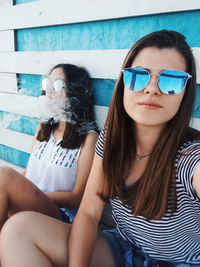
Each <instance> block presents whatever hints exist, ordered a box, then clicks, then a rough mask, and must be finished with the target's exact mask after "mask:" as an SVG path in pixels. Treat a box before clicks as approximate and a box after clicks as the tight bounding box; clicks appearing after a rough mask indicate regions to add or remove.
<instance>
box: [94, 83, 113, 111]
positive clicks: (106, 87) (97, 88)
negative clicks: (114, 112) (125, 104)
mask: <svg viewBox="0 0 200 267" xmlns="http://www.w3.org/2000/svg"><path fill="white" fill-rule="evenodd" d="M114 86H115V80H111V79H110V80H109V79H107V80H104V79H94V80H93V84H92V87H93V94H94V104H95V105H99V106H107V107H108V106H109V105H110V100H111V97H112V94H113V90H114Z"/></svg>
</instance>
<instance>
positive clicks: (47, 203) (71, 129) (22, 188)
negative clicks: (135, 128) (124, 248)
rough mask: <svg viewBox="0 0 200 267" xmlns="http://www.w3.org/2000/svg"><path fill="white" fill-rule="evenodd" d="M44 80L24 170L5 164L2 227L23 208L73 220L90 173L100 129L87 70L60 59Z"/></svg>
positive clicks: (0, 191) (0, 183) (0, 172)
mask: <svg viewBox="0 0 200 267" xmlns="http://www.w3.org/2000/svg"><path fill="white" fill-rule="evenodd" d="M42 85H43V90H44V91H45V94H46V95H45V96H41V97H40V98H39V100H40V104H41V105H42V106H41V110H42V114H41V121H42V122H41V124H40V126H39V128H38V131H37V133H36V138H35V140H34V143H35V145H34V149H33V151H32V153H31V156H30V159H29V162H28V165H27V168H26V173H25V176H23V175H21V174H20V173H18V172H16V171H14V170H13V169H11V168H7V167H1V168H0V202H1V205H0V228H1V227H2V226H3V224H4V223H5V221H6V220H7V218H8V216H10V215H13V214H14V213H16V212H19V211H24V210H32V211H37V212H41V213H43V214H46V215H49V216H52V217H54V218H57V219H61V220H64V221H67V222H71V221H73V219H74V216H75V213H76V211H77V208H78V206H79V204H80V201H81V198H82V194H83V191H84V188H85V185H86V181H87V178H88V175H89V171H90V168H91V164H92V160H93V155H94V152H93V151H94V144H95V142H96V139H97V133H96V132H95V131H94V130H95V128H96V124H95V121H94V116H93V102H92V94H91V79H90V77H89V74H88V72H87V71H86V70H85V69H83V68H80V67H77V66H75V65H72V64H59V65H56V66H55V67H54V68H53V69H52V70H51V72H50V74H49V77H48V78H45V79H44V80H43V81H42Z"/></svg>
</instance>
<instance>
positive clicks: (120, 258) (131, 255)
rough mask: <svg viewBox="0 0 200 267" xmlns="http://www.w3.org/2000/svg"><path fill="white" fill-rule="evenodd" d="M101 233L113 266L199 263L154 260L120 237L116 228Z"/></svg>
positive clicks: (165, 266)
mask: <svg viewBox="0 0 200 267" xmlns="http://www.w3.org/2000/svg"><path fill="white" fill-rule="evenodd" d="M102 234H103V235H104V236H105V237H106V239H107V241H108V244H109V246H110V248H111V251H112V254H113V257H114V261H115V267H197V266H200V264H190V263H178V262H169V261H161V260H154V259H152V258H150V257H149V255H148V254H146V253H145V252H144V251H143V250H142V249H140V248H138V247H136V246H134V245H133V244H131V243H130V242H128V241H126V240H124V239H122V237H121V236H120V235H119V233H118V232H117V230H116V229H113V230H104V231H103V232H102Z"/></svg>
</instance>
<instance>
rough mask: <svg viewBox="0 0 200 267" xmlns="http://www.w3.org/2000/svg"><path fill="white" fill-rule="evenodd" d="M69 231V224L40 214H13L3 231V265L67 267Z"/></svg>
mask: <svg viewBox="0 0 200 267" xmlns="http://www.w3.org/2000/svg"><path fill="white" fill-rule="evenodd" d="M69 230H70V225H69V224H66V223H63V222H61V221H59V220H56V219H54V218H51V217H49V216H46V215H43V214H40V213H35V212H29V211H26V212H20V213H17V214H15V215H14V216H12V217H11V218H10V219H9V220H8V222H7V223H6V224H5V225H4V227H3V228H2V232H1V236H0V237H1V240H0V241H1V244H0V251H1V263H2V266H4V267H5V266H9V267H12V266H13V267H27V266H29V267H36V266H37V267H40V266H41V267H50V266H51V267H52V266H58V267H64V266H65V267H66V266H67V240H68V235H69Z"/></svg>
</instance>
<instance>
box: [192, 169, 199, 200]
mask: <svg viewBox="0 0 200 267" xmlns="http://www.w3.org/2000/svg"><path fill="white" fill-rule="evenodd" d="M192 184H193V187H194V190H195V191H196V194H197V196H198V197H200V164H198V165H197V166H196V168H195V171H194V175H193V181H192Z"/></svg>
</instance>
